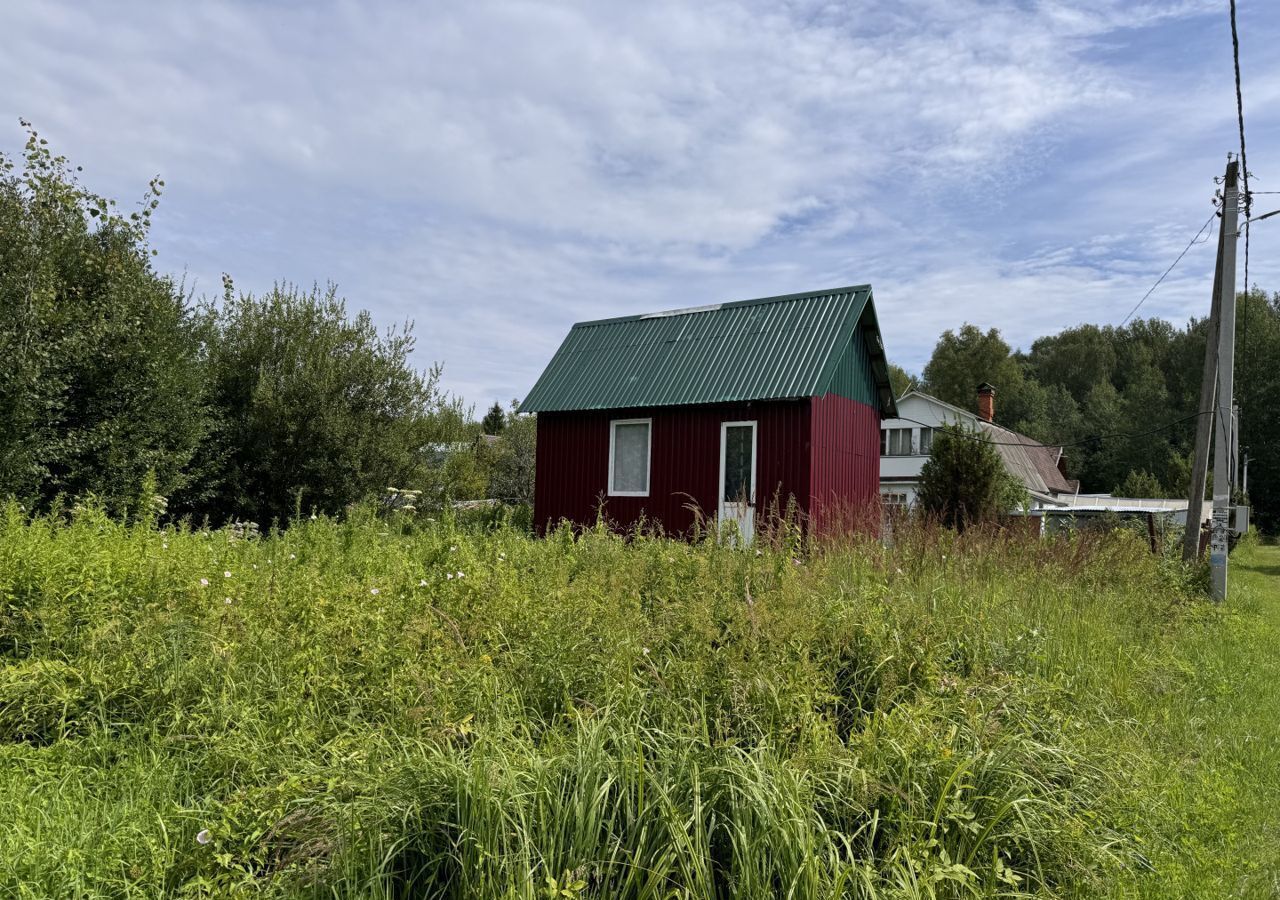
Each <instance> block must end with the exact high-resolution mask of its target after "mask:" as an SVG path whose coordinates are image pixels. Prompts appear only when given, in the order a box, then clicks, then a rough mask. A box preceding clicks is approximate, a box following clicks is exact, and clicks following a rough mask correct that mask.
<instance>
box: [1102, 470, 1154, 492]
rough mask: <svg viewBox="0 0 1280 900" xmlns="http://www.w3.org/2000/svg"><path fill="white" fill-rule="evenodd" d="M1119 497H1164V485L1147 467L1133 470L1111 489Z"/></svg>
mask: <svg viewBox="0 0 1280 900" xmlns="http://www.w3.org/2000/svg"><path fill="white" fill-rule="evenodd" d="M1111 493H1112V494H1114V495H1115V496H1117V497H1163V496H1165V493H1164V485H1162V484H1161V483H1160V479H1158V478H1156V477H1155V476H1154V475H1152V474H1151V473H1150V472H1148V471H1146V470H1145V469H1137V470H1131V471H1130V472H1129V474H1128V475H1126V476H1125V479H1124V481H1122V482H1120V483H1119V484H1117V485H1116V486H1115V489H1114V490H1112V491H1111Z"/></svg>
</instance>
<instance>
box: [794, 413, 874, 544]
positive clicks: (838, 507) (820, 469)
mask: <svg viewBox="0 0 1280 900" xmlns="http://www.w3.org/2000/svg"><path fill="white" fill-rule="evenodd" d="M810 403H811V405H812V412H811V415H810V439H809V443H810V446H811V448H812V449H811V451H810V453H811V458H812V463H811V466H810V470H809V471H810V480H809V502H808V504H807V506H808V508H809V513H810V516H811V518H812V521H813V524H814V526H815V527H816V528H818V529H820V530H821V529H824V528H833V527H841V526H849V527H867V526H871V527H874V525H875V523H876V522H877V521H878V515H879V513H878V506H877V505H876V503H875V501H876V500H877V498H878V495H879V486H880V412H879V411H878V410H877V409H875V408H874V407H872V406H868V405H867V404H866V403H861V402H859V401H857V400H850V399H849V398H848V397H841V396H838V395H836V394H827V395H826V396H823V397H814V398H813V399H812V400H811V401H810Z"/></svg>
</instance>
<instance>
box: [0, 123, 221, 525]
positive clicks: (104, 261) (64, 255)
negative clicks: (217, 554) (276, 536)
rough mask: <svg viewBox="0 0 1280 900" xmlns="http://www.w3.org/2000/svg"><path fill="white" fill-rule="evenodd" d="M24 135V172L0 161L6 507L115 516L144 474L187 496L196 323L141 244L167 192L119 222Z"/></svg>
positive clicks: (0, 486)
mask: <svg viewBox="0 0 1280 900" xmlns="http://www.w3.org/2000/svg"><path fill="white" fill-rule="evenodd" d="M24 124H25V123H24ZM27 135H28V137H27V143H26V150H25V152H24V155H23V165H22V168H21V169H18V168H17V166H16V165H15V163H14V162H13V161H12V160H11V159H9V158H8V157H5V156H3V155H0V359H3V363H2V364H0V496H4V495H17V496H19V497H23V498H25V499H28V500H31V501H34V502H35V503H36V504H37V505H38V506H40V507H43V508H48V507H49V506H50V505H51V504H52V503H53V502H54V498H55V497H56V496H57V495H59V494H66V495H69V496H73V497H74V496H82V495H87V494H93V495H95V496H97V497H98V498H100V500H101V501H102V502H103V503H105V504H106V505H107V507H108V508H109V509H111V510H112V511H114V512H117V513H119V512H122V511H124V509H125V508H126V507H127V506H128V505H129V503H130V502H131V501H132V500H133V499H134V498H135V497H136V496H137V494H138V491H139V489H140V487H141V485H142V482H143V479H144V478H145V477H146V476H147V475H148V473H151V474H152V477H153V479H154V482H155V491H153V493H154V492H159V493H161V494H168V493H170V492H172V491H175V490H178V489H180V488H181V487H182V486H183V485H184V484H185V483H186V481H187V478H188V476H187V465H188V462H189V461H190V459H191V456H192V453H193V452H194V449H195V447H196V444H197V443H198V441H199V440H200V439H201V437H202V436H203V434H204V431H205V418H204V415H203V411H202V408H201V385H200V374H199V370H198V368H197V366H196V358H197V354H198V350H199V344H198V341H197V336H196V334H195V329H194V327H193V325H194V323H193V319H192V315H191V311H190V310H189V308H188V306H187V303H186V300H185V298H184V296H183V293H182V291H181V289H180V288H179V286H177V285H175V284H174V283H173V281H171V280H170V279H168V278H165V277H163V276H160V275H157V274H156V273H155V272H154V271H153V270H152V268H151V253H152V251H151V250H150V248H149V247H148V245H147V235H148V228H149V225H150V222H151V214H152V211H153V210H154V209H155V208H156V206H157V205H158V203H159V196H160V191H161V189H162V188H163V186H164V183H163V182H162V181H160V180H158V179H156V180H153V181H152V182H151V186H150V188H149V190H148V191H147V192H146V193H145V194H144V195H143V197H142V200H141V201H140V202H139V204H138V209H137V210H136V211H134V212H131V213H129V214H127V215H125V214H123V213H120V212H118V211H117V210H116V208H115V202H114V201H111V200H107V199H105V198H103V197H100V196H98V195H96V194H93V193H91V192H90V191H88V190H86V189H85V188H83V187H82V186H81V185H80V184H79V182H78V181H77V178H76V175H75V172H73V171H72V170H71V167H70V166H69V164H68V163H67V161H66V159H65V158H63V157H61V156H55V155H54V154H53V153H52V152H51V151H50V150H49V148H48V145H47V142H46V141H45V139H44V138H41V137H40V136H39V135H37V134H36V132H35V131H34V130H32V129H30V127H29V126H28V130H27ZM77 171H78V170H77Z"/></svg>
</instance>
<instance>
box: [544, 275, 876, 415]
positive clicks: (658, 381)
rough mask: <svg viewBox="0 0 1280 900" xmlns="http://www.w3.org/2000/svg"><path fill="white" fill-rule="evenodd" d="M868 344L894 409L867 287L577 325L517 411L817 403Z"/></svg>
mask: <svg viewBox="0 0 1280 900" xmlns="http://www.w3.org/2000/svg"><path fill="white" fill-rule="evenodd" d="M855 338H857V339H861V340H864V341H866V342H867V353H868V358H869V359H870V361H871V366H872V370H873V372H874V379H875V382H876V384H875V385H870V386H868V393H869V394H870V395H871V396H872V397H876V398H877V399H878V400H879V403H880V406H881V408H882V409H884V410H888V411H892V410H894V399H893V395H892V392H891V391H890V390H889V380H888V365H887V362H886V360H885V355H884V347H883V344H882V342H881V340H880V332H879V324H878V323H877V321H876V318H875V308H874V306H873V304H872V300H871V287H870V285H858V286H853V287H842V288H834V289H831V290H825V291H812V292H808V293H802V294H787V295H784V296H780V297H764V298H761V299H758V300H744V301H740V302H736V303H719V304H713V305H711V306H697V307H690V308H687V309H676V310H670V311H667V312H659V313H649V314H646V315H639V316H624V317H622V318H616V319H602V320H597V321H590V322H579V323H578V324H576V325H574V326H573V328H572V329H571V330H570V331H569V334H568V336H566V337H565V339H564V342H563V343H562V344H561V345H560V349H559V350H557V351H556V354H555V356H554V357H552V359H551V362H550V363H549V364H548V365H547V368H546V370H545V371H544V372H543V373H542V376H541V377H540V378H539V379H538V381H537V383H536V384H534V386H533V389H532V390H530V391H529V395H528V396H527V397H526V398H525V400H524V403H523V404H521V407H520V409H521V411H522V412H549V411H559V410H586V409H623V408H629V407H644V406H674V405H686V404H694V403H698V404H701V403H726V402H734V401H745V400H775V399H785V398H793V397H812V396H821V395H822V394H823V393H826V392H827V391H828V390H830V384H831V382H832V379H833V378H834V377H835V375H836V370H837V368H838V364H839V363H840V360H841V357H842V354H843V352H844V351H845V349H846V348H847V347H848V346H849V344H850V342H851V340H853V339H855Z"/></svg>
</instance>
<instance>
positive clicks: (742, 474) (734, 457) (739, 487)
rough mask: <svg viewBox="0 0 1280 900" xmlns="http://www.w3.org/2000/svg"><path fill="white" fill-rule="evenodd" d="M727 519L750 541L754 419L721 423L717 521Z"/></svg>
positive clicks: (752, 532)
mask: <svg viewBox="0 0 1280 900" xmlns="http://www.w3.org/2000/svg"><path fill="white" fill-rule="evenodd" d="M730 522H732V523H734V526H736V528H737V533H738V534H739V535H740V536H741V537H742V541H743V543H747V544H749V543H751V538H752V537H753V536H754V535H755V530H756V423H755V422H722V423H721V425H720V525H721V527H722V528H725V527H726V526H729V523H730ZM727 530H729V531H732V530H733V526H729V527H728V528H727Z"/></svg>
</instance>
